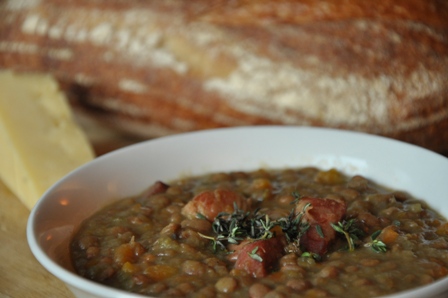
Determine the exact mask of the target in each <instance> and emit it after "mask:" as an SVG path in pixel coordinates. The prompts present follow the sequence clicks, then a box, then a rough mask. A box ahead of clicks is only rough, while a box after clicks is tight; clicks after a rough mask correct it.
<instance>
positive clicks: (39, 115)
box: [0, 71, 94, 209]
mask: <svg viewBox="0 0 448 298" xmlns="http://www.w3.org/2000/svg"><path fill="white" fill-rule="evenodd" d="M0 144H1V146H0V178H1V179H2V180H3V182H4V183H5V184H6V185H7V186H8V187H9V188H10V189H11V191H12V192H13V193H14V194H15V195H16V196H17V197H18V198H19V199H20V200H21V201H22V202H23V203H24V204H25V205H26V207H28V208H29V209H32V207H33V206H34V205H35V203H36V202H37V201H38V199H39V198H40V196H41V195H42V194H43V193H44V192H45V190H47V189H48V188H49V187H50V186H51V185H52V184H54V183H55V182H56V181H57V180H59V179H60V178H62V177H63V176H64V175H66V174H67V173H68V172H70V171H72V170H73V169H75V168H77V167H78V166H80V165H82V164H84V163H86V162H88V161H90V160H92V159H93V158H94V153H93V150H92V147H91V145H90V143H89V141H88V139H87V138H86V136H85V135H84V132H83V131H82V130H81V129H80V127H79V126H78V125H77V124H76V122H75V121H74V119H73V117H72V113H71V110H70V107H69V105H68V103H67V100H66V98H65V97H64V94H62V93H61V92H60V91H59V89H58V85H57V83H56V82H55V80H54V79H53V78H52V77H51V76H48V75H41V74H15V73H12V72H10V71H0Z"/></svg>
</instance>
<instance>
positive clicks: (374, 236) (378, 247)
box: [365, 230, 387, 253]
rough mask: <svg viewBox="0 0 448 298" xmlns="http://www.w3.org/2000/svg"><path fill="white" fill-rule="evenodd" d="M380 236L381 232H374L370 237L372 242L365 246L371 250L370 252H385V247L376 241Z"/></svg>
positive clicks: (381, 242)
mask: <svg viewBox="0 0 448 298" xmlns="http://www.w3.org/2000/svg"><path fill="white" fill-rule="evenodd" d="M380 234H381V230H378V231H376V232H374V233H373V234H372V235H371V236H370V239H372V241H371V242H369V243H366V244H365V246H366V247H370V248H372V250H373V251H374V252H377V253H382V252H386V251H387V245H386V244H385V243H384V242H383V241H381V240H378V239H377V238H378V236H379V235H380Z"/></svg>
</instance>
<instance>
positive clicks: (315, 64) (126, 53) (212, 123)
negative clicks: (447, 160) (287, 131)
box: [0, 0, 448, 151]
mask: <svg viewBox="0 0 448 298" xmlns="http://www.w3.org/2000/svg"><path fill="white" fill-rule="evenodd" d="M0 17H1V20H0V67H3V68H11V69H15V70H19V71H39V72H50V73H52V74H53V75H54V76H55V77H56V78H58V80H59V81H60V83H61V84H62V86H63V87H64V90H65V91H66V92H67V95H68V96H69V98H70V99H71V100H72V103H73V105H74V106H75V107H77V108H79V109H80V110H82V111H84V112H87V113H89V114H90V115H92V116H93V117H96V118H97V119H98V120H100V121H104V122H109V123H110V124H111V125H115V126H116V127H118V128H120V129H122V130H124V131H126V132H128V133H132V134H134V135H138V136H141V137H145V138H146V137H155V136H160V135H166V134H172V133H177V132H183V131H190V130H199V129H206V128H212V127H223V126H238V125H257V124H286V125H314V126H326V127H337V128H345V129H352V130H359V131H366V132H369V133H375V134H380V135H385V136H389V137H393V138H397V139H401V140H404V141H407V142H411V143H415V144H418V145H421V146H424V147H427V148H430V149H433V150H436V151H445V150H448V1H444V0H377V1H375V2H374V3H372V2H371V1H365V0H340V1H336V0H334V1H331V0H326V1H317V0H302V1H299V0H297V1H293V0H253V1H251V0H235V1H224V0H152V1H151V0H146V1H145V0H128V1H120V0H96V1H88V0H81V1H64V0H6V1H3V2H1V3H0Z"/></svg>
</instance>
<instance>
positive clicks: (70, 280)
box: [26, 125, 448, 298]
mask: <svg viewBox="0 0 448 298" xmlns="http://www.w3.org/2000/svg"><path fill="white" fill-rule="evenodd" d="M276 130H285V131H286V130H292V131H309V132H324V133H329V134H340V135H345V136H353V137H355V138H361V139H370V140H372V141H375V140H378V141H381V142H386V143H389V144H393V145H398V146H402V147H403V148H408V149H409V150H415V151H416V152H422V154H426V155H431V156H432V157H433V158H436V159H437V160H440V162H443V163H445V164H446V165H448V158H446V157H445V156H443V155H441V154H439V153H437V152H433V151H431V150H429V149H426V148H423V147H419V146H417V145H414V144H410V143H406V142H403V141H400V140H396V139H391V138H388V137H384V136H380V135H374V134H369V133H365V132H360V131H351V130H344V129H338V128H323V127H308V126H287V125H286V126H285V125H259V126H241V127H227V128H213V129H205V130H200V131H193V132H186V133H181V134H176V135H168V136H163V137H158V138H155V139H150V140H145V141H142V142H139V143H136V144H132V145H128V146H126V147H123V148H120V149H117V150H114V151H111V152H109V153H106V154H104V155H102V156H99V157H96V158H95V159H94V160H92V161H90V162H88V163H86V164H84V165H82V166H80V167H78V168H76V169H74V170H73V171H71V172H70V173H68V174H67V175H65V176H64V177H62V178H61V179H60V180H59V181H57V182H56V183H55V184H54V185H53V186H51V187H50V188H49V189H47V191H46V192H45V193H44V194H43V195H42V196H41V198H40V199H39V201H38V202H37V203H36V205H35V206H34V208H33V209H32V210H31V213H30V215H29V217H28V221H27V227H26V235H27V241H28V245H29V247H30V249H31V252H32V254H33V255H34V257H35V258H36V259H37V260H38V262H39V263H40V264H41V265H42V266H43V267H44V268H45V269H46V270H48V271H49V272H50V273H51V274H53V275H54V276H56V277H57V278H58V279H60V280H61V281H63V282H64V283H65V284H66V285H67V286H68V287H69V288H72V287H75V288H76V289H80V290H83V291H86V292H87V293H91V294H94V295H100V296H104V295H106V296H107V297H129V298H137V297H149V296H144V295H140V294H136V293H130V292H126V291H124V290H120V289H116V288H112V287H109V286H105V285H102V284H99V283H97V282H94V281H91V280H88V279H86V278H83V277H81V276H79V275H77V274H76V273H73V272H71V271H69V270H67V269H66V268H64V267H62V266H61V265H59V264H57V263H56V262H55V261H53V260H52V259H51V257H49V256H48V255H47V254H46V253H45V252H44V251H43V250H42V249H41V246H40V244H39V241H38V239H37V237H36V236H37V235H36V230H35V220H36V215H37V214H38V213H39V211H40V206H41V205H42V202H43V201H45V198H47V197H48V195H49V194H50V193H51V192H52V191H53V190H54V189H55V187H56V186H58V185H59V184H61V183H63V182H64V181H66V180H67V179H69V178H70V177H71V176H72V175H73V174H74V173H76V172H80V171H84V170H86V169H88V168H89V167H93V166H95V165H96V164H97V163H102V162H107V160H108V159H110V158H115V157H116V156H119V155H121V154H125V153H126V152H128V151H132V150H136V149H137V148H141V147H146V146H152V144H155V143H158V142H167V141H173V140H175V141H176V140H178V141H181V140H183V139H185V138H187V139H188V138H191V137H207V136H210V135H212V134H215V135H216V134H223V133H224V134H226V133H233V132H235V131H239V132H242V131H245V132H248V133H249V132H254V131H266V132H268V131H270V132H272V131H276ZM428 288H431V290H432V293H433V294H435V295H438V294H440V293H442V292H443V291H447V289H448V277H445V278H442V279H439V280H437V281H435V282H432V283H431V284H429V285H425V286H421V287H418V288H414V289H410V290H406V291H402V292H398V293H396V294H391V295H387V296H381V297H383V298H386V297H391V298H392V297H394V298H411V297H415V298H417V297H422V296H421V295H423V294H425V293H426V291H427V290H428Z"/></svg>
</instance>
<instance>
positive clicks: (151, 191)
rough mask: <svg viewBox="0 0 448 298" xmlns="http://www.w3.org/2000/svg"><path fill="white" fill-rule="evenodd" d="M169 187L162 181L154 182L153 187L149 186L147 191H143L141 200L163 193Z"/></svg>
mask: <svg viewBox="0 0 448 298" xmlns="http://www.w3.org/2000/svg"><path fill="white" fill-rule="evenodd" d="M168 187H170V186H169V185H168V184H165V183H163V182H162V181H156V182H155V183H154V184H153V185H151V186H150V187H149V188H148V189H147V190H145V191H144V192H143V194H142V197H143V198H147V197H150V196H152V195H155V194H159V193H164V192H166V190H167V189H168Z"/></svg>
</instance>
